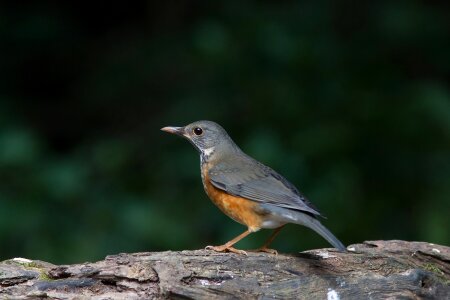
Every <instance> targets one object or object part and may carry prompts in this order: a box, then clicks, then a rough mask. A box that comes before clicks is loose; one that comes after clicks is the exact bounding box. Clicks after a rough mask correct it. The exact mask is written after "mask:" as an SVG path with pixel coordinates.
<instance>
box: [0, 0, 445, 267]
mask: <svg viewBox="0 0 450 300" xmlns="http://www.w3.org/2000/svg"><path fill="white" fill-rule="evenodd" d="M448 20H449V5H448V1H426V2H425V1H414V0H412V1H411V0H410V1H395V2H392V1H358V2H355V1H352V2H349V1H339V2H333V1H244V2H243V1H235V0H230V1H223V2H220V3H216V2H215V3H214V4H212V3H210V2H207V1H177V2H171V1H169V2H166V1H159V2H150V1H149V2H146V1H140V2H139V1H135V2H132V3H129V4H127V6H123V4H122V3H113V2H107V3H106V2H102V1H101V2H93V3H89V5H87V4H81V3H77V4H73V3H70V2H54V1H34V2H32V3H31V4H23V3H19V2H14V1H9V3H8V2H7V3H2V4H1V9H0V38H1V43H0V51H1V55H0V69H1V72H0V74H1V75H0V76H1V77H0V79H1V80H0V260H1V259H7V258H11V257H17V256H23V257H28V258H34V259H42V260H48V261H52V262H54V263H61V262H64V263H70V262H79V261H83V260H91V261H92V260H96V259H100V258H102V257H104V256H105V255H108V254H113V253H118V252H136V251H157V250H169V249H170V250H180V249H196V248H201V247H204V246H206V245H210V244H219V243H223V242H226V241H227V240H228V239H230V238H232V237H234V236H235V235H237V234H239V233H240V232H242V231H243V230H244V229H245V228H244V227H243V226H241V225H239V224H237V223H235V222H234V221H232V220H231V219H228V218H227V217H226V216H224V215H223V214H222V213H221V212H220V211H219V210H218V209H216V208H215V207H214V206H213V204H211V202H210V201H209V200H208V199H207V196H206V195H205V194H204V192H203V190H202V185H201V181H200V174H199V159H198V157H197V154H196V152H195V151H194V149H192V147H191V145H189V143H187V142H186V141H183V140H181V139H179V138H176V137H174V136H170V135H167V134H165V133H163V132H160V131H159V128H161V127H163V126H166V125H184V124H187V123H189V122H191V121H195V120H199V119H210V120H214V121H217V122H218V123H220V124H222V125H223V126H224V127H225V128H226V129H227V130H228V132H229V133H230V135H231V136H232V137H233V139H234V140H235V141H236V142H237V143H238V144H239V145H240V146H241V148H242V149H243V150H244V151H245V152H247V153H248V154H250V155H252V156H254V157H255V158H257V159H259V160H261V161H263V162H264V163H266V164H267V165H269V166H271V167H273V168H274V169H275V170H278V171H279V172H280V173H281V174H283V175H284V176H285V177H287V178H288V179H289V180H290V181H292V182H293V183H294V184H295V185H297V186H298V187H299V188H300V189H301V190H302V191H303V193H304V194H305V195H306V196H307V197H308V198H310V199H311V200H312V202H314V203H315V204H316V205H317V206H318V207H319V208H320V209H321V211H322V212H323V213H324V215H326V216H328V219H327V220H324V223H325V224H326V226H327V227H329V228H330V229H331V230H332V231H333V232H334V233H335V234H336V235H337V236H338V237H339V238H340V239H341V240H342V241H343V242H344V243H346V244H350V243H357V242H361V241H364V240H371V239H372V240H373V239H405V240H424V241H429V242H434V243H441V244H447V245H449V244H450V234H449V228H450V222H449V217H448V216H449V212H450V89H449V84H448V83H449V78H450V56H449V53H450V26H449V21H448ZM269 234H270V233H269V231H262V232H261V233H256V234H254V235H252V236H250V237H249V238H247V239H245V240H244V241H243V242H241V243H240V244H239V247H241V248H247V247H256V246H258V245H259V244H260V243H261V242H262V241H263V240H264V239H265V238H266V237H267V235H269ZM274 247H275V248H277V249H279V250H281V251H301V250H305V249H310V248H317V247H328V245H327V243H326V242H325V241H324V240H322V239H321V238H320V237H319V236H318V235H317V234H315V233H313V232H311V231H310V230H308V229H305V228H302V227H300V226H294V225H291V226H287V228H286V229H285V230H284V231H283V232H282V233H281V234H280V236H279V237H278V239H277V240H276V241H275V243H274Z"/></svg>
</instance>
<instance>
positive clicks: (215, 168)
mask: <svg viewBox="0 0 450 300" xmlns="http://www.w3.org/2000/svg"><path fill="white" fill-rule="evenodd" d="M161 130H162V131H165V132H168V133H172V134H175V135H177V136H180V137H183V138H185V139H187V140H188V141H189V142H190V143H191V144H192V145H193V146H194V148H195V149H196V150H197V151H198V152H199V154H200V169H201V178H202V182H203V187H204V190H205V192H206V194H207V195H208V197H209V198H210V199H211V200H212V202H213V203H214V204H215V205H216V206H217V207H218V208H219V209H220V210H221V211H222V212H223V213H225V214H226V215H227V216H228V217H230V218H231V219H233V220H234V221H236V222H238V223H240V224H242V225H245V226H247V230H246V231H244V232H243V233H242V234H240V235H238V236H236V237H235V238H234V239H232V240H230V241H228V242H227V243H225V244H223V245H220V246H207V247H206V248H205V249H208V250H214V251H216V252H232V253H237V254H244V255H247V252H246V251H244V250H240V249H236V248H235V247H233V246H234V244H236V243H237V242H239V241H240V240H242V239H243V238H244V237H246V236H247V235H249V234H251V233H253V232H257V231H259V230H260V229H274V231H273V233H272V234H271V235H270V237H269V238H268V240H267V241H266V242H265V243H264V245H263V246H261V247H259V248H257V249H255V250H254V251H258V252H267V253H271V254H275V255H276V254H277V253H278V252H277V251H276V250H274V249H270V248H269V245H270V244H271V243H272V241H273V240H274V239H275V237H276V236H277V235H278V233H279V232H280V230H281V229H282V228H283V227H284V225H286V224H288V223H294V224H298V225H303V226H306V227H308V228H310V229H312V230H314V231H315V232H316V233H318V234H319V235H321V236H322V237H323V238H324V239H325V240H327V241H328V242H329V243H330V244H331V245H332V246H333V247H334V248H336V249H338V250H339V251H342V252H344V251H346V247H345V246H344V245H343V244H342V243H341V242H340V241H339V240H338V239H337V238H336V237H335V236H334V235H333V234H332V233H331V232H330V231H329V230H328V229H327V228H326V227H325V226H324V225H322V224H321V222H320V221H319V217H322V215H321V213H320V212H319V211H318V209H317V208H316V207H315V206H314V205H313V204H312V203H311V202H310V201H309V200H308V199H307V198H306V197H305V196H303V195H302V194H301V193H300V192H299V191H298V189H297V188H296V187H295V186H294V185H293V184H292V183H290V182H289V181H288V180H287V179H285V178H284V177H283V176H281V175H280V174H279V173H277V172H276V171H274V170H273V169H272V168H270V167H268V166H266V165H264V164H263V163H261V162H259V161H257V160H255V159H254V158H252V157H250V156H249V155H247V154H245V153H244V152H243V151H242V150H241V149H240V148H239V147H238V146H237V145H236V143H235V142H234V141H233V140H232V139H231V137H230V136H229V135H228V133H227V132H226V131H225V129H223V128H222V126H220V125H219V124H217V123H215V122H212V121H205V120H202V121H196V122H193V123H191V124H188V125H186V126H183V127H174V126H167V127H163V128H161Z"/></svg>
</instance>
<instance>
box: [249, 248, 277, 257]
mask: <svg viewBox="0 0 450 300" xmlns="http://www.w3.org/2000/svg"><path fill="white" fill-rule="evenodd" d="M249 251H251V252H266V253H269V254H273V255H275V256H277V255H278V251H277V250H275V249H269V248H267V247H264V246H263V247H260V248H257V249H253V250H249Z"/></svg>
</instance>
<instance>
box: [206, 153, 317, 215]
mask: <svg viewBox="0 0 450 300" xmlns="http://www.w3.org/2000/svg"><path fill="white" fill-rule="evenodd" d="M208 175H209V179H210V181H211V183H212V184H213V185H214V186H215V187H216V188H219V189H221V190H224V191H226V192H227V193H229V194H231V195H234V196H240V197H243V198H247V199H250V200H253V201H257V202H262V203H270V204H273V205H276V206H279V207H284V208H289V209H294V210H300V211H303V212H307V213H310V214H312V215H316V216H320V213H319V212H318V210H317V209H316V208H315V207H314V206H313V205H312V204H311V203H310V202H309V201H308V200H307V199H306V198H305V197H304V196H303V195H302V194H300V192H299V191H298V190H297V189H296V188H295V187H294V186H293V185H292V184H291V183H290V182H289V181H287V180H286V179H285V178H283V176H281V175H280V174H278V173H277V172H275V171H274V170H272V169H271V168H269V167H267V166H265V165H263V164H261V163H260V162H258V161H256V160H254V159H252V158H250V157H245V158H244V159H239V160H232V161H230V160H228V161H227V163H226V164H223V163H219V164H217V165H215V166H214V167H213V168H211V169H210V170H209V174H208Z"/></svg>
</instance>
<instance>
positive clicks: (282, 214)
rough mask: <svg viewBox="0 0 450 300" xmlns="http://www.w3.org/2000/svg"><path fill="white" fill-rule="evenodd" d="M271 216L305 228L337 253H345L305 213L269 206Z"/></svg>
mask: <svg viewBox="0 0 450 300" xmlns="http://www.w3.org/2000/svg"><path fill="white" fill-rule="evenodd" d="M269 211H270V212H271V213H272V215H274V216H276V217H277V218H279V219H280V221H281V220H282V221H287V222H289V223H295V224H299V225H303V226H306V227H308V228H310V229H312V230H314V231H315V232H317V233H318V234H320V235H321V236H322V237H323V238H324V239H325V240H327V241H328V242H329V243H330V244H331V245H333V247H334V248H336V249H338V250H339V251H347V248H346V247H345V246H344V244H342V243H341V242H340V241H339V240H338V239H337V238H336V237H335V236H334V235H333V234H332V233H331V232H330V231H329V230H328V229H327V228H326V227H325V226H323V225H322V224H321V223H320V221H319V220H317V219H316V218H314V217H313V216H310V215H308V214H306V213H302V212H299V211H295V210H291V209H286V208H282V207H275V206H273V205H271V207H270V210H269Z"/></svg>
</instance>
